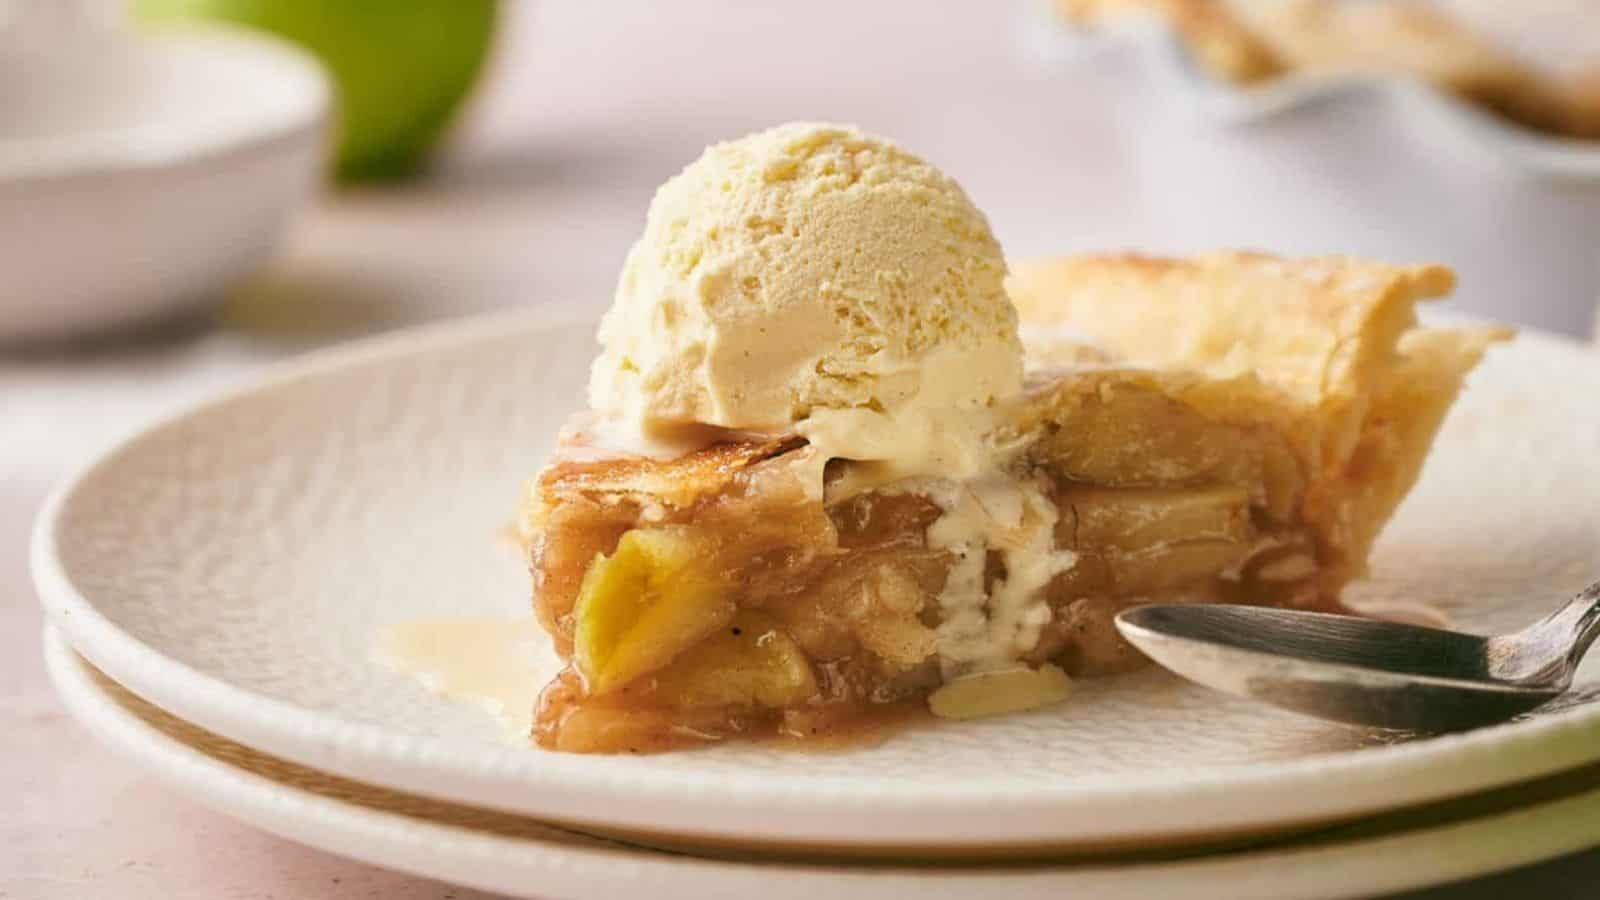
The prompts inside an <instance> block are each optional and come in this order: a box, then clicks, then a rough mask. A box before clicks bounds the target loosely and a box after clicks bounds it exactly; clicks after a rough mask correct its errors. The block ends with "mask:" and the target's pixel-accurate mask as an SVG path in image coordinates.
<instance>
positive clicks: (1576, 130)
mask: <svg viewBox="0 0 1600 900" xmlns="http://www.w3.org/2000/svg"><path fill="white" fill-rule="evenodd" d="M1582 2H1584V0H1579V3H1582ZM1491 4H1494V5H1497V6H1498V7H1499V9H1498V10H1491V9H1490V8H1489V7H1490V6H1491ZM1564 5H1565V6H1566V7H1568V8H1569V9H1568V11H1566V12H1565V13H1564V15H1565V19H1566V20H1567V21H1569V22H1570V27H1571V28H1574V29H1578V30H1579V31H1582V30H1584V29H1589V30H1590V31H1589V33H1591V34H1594V33H1600V7H1597V6H1595V5H1594V4H1593V3H1592V0H1590V4H1589V6H1588V8H1587V9H1585V8H1584V7H1582V6H1581V5H1579V4H1575V3H1572V2H1568V3H1566V4H1564ZM1461 6H1464V4H1462V3H1461V2H1459V0H1458V2H1456V3H1455V4H1444V5H1443V6H1442V7H1441V6H1439V5H1437V4H1427V3H1419V2H1404V0H1399V2H1396V0H1389V2H1373V0H1365V2H1362V0H1355V2H1352V0H1055V7H1056V9H1057V11H1058V13H1059V14H1060V15H1061V17H1062V18H1063V19H1065V20H1067V21H1069V22H1072V23H1075V24H1079V25H1091V26H1093V25H1102V24H1105V23H1108V22H1113V21H1116V20H1118V19H1119V18H1122V17H1126V16H1128V15H1129V14H1144V15H1154V16H1157V17H1159V18H1161V19H1163V20H1165V21H1167V22H1168V23H1170V24H1171V25H1172V26H1173V27H1174V28H1175V29H1176V30H1177V31H1178V33H1179V34H1180V35H1181V36H1182V37H1183V39H1184V41H1185V43H1186V44H1187V45H1188V46H1189V48H1190V50H1191V52H1192V53H1193V55H1194V57H1195V59H1196V60H1197V61H1198V62H1199V63H1200V65H1201V66H1203V67H1204V68H1205V69H1206V70H1207V71H1208V72H1209V73H1211V75H1212V76H1214V77H1216V78H1219V79H1221V80H1224V81H1228V82H1232V83H1234V84H1240V85H1248V84H1254V83H1258V82H1262V81H1267V80H1270V79H1273V78H1277V77H1281V76H1283V75H1286V74H1288V73H1291V72H1329V71H1364V72H1380V73H1393V74H1400V75H1409V76H1414V77H1417V78H1421V79H1424V80H1426V81H1428V82H1430V83H1432V84H1434V85H1437V86H1438V87H1440V88H1442V89H1444V90H1446V91H1448V92H1450V93H1452V94H1454V95H1455V96H1457V97H1460V98H1461V99H1463V100H1466V101H1468V102H1471V103H1474V104H1477V105H1478V106H1480V107H1483V108H1484V109H1487V110H1489V111H1491V112H1494V113H1496V114H1498V115H1500V116H1502V117H1504V118H1506V119H1509V120H1511V121H1513V122H1516V123H1519V124H1521V125H1523V126H1526V127H1528V128H1531V129H1533V130H1535V131H1541V132H1545V133H1548V134H1552V135H1558V136H1565V137H1571V138H1580V139H1588V140H1597V139H1600V59H1593V58H1591V59H1588V60H1587V61H1586V63H1585V62H1583V61H1580V62H1579V63H1578V64H1576V65H1565V66H1560V67H1555V66H1548V65H1539V64H1536V63H1535V62H1533V61H1529V59H1528V58H1527V56H1526V51H1525V52H1524V54H1521V55H1519V54H1517V53H1514V52H1512V51H1511V50H1510V49H1508V48H1507V47H1506V46H1504V45H1503V42H1499V41H1493V40H1490V39H1488V38H1487V37H1485V36H1484V32H1483V31H1480V30H1476V29H1474V28H1473V27H1471V26H1470V24H1469V20H1468V19H1467V18H1465V17H1463V15H1462V13H1463V12H1466V11H1467V10H1466V9H1457V8H1456V7H1461ZM1541 6H1548V4H1540V3H1528V4H1526V6H1525V5H1524V3H1523V2H1521V0H1519V2H1515V3H1510V2H1500V3H1497V0H1483V2H1479V3H1477V4H1476V6H1475V7H1473V8H1472V11H1473V12H1475V13H1477V14H1478V17H1479V18H1486V19H1489V20H1490V21H1492V23H1493V24H1494V25H1495V26H1498V27H1500V28H1504V27H1506V25H1507V23H1508V22H1510V21H1513V20H1514V19H1515V18H1516V16H1517V15H1518V14H1519V11H1520V15H1521V16H1523V18H1525V19H1527V20H1529V21H1530V22H1535V23H1537V22H1536V17H1539V16H1545V17H1546V18H1549V13H1550V10H1547V9H1541V8H1540V7H1541ZM1476 7H1483V9H1477V8H1476ZM1486 11H1488V12H1493V13H1494V15H1493V16H1492V17H1487V16H1484V15H1483V13H1485V12H1486ZM1541 29H1542V30H1543V31H1544V32H1545V33H1546V34H1548V26H1543V25H1541ZM1590 43H1591V46H1593V45H1594V42H1593V41H1591V42H1590ZM1539 62H1548V60H1540V61H1539Z"/></svg>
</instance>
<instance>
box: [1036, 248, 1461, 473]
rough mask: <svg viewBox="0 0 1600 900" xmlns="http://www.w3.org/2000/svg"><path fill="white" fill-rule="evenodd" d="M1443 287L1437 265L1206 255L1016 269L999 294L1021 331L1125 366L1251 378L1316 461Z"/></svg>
mask: <svg viewBox="0 0 1600 900" xmlns="http://www.w3.org/2000/svg"><path fill="white" fill-rule="evenodd" d="M1454 283H1455V278H1454V275H1453V274H1452V273H1451V272H1450V270H1449V269H1446V268H1444V267H1442V266H1389V265H1384V264H1381V263H1370V262H1363V261H1359V260H1352V259H1347V258H1343V257H1321V258H1308V259H1297V260H1282V259H1278V258H1275V257H1271V256H1266V255H1263V254H1257V253H1217V254H1211V255H1207V256H1201V257H1196V258H1194V259H1186V260H1174V259H1159V258H1154V257H1146V256H1137V255H1123V256H1095V257H1068V258H1063V259H1054V260H1045V261H1040V262H1031V263H1023V264H1017V265H1014V266H1013V267H1012V275H1011V280H1010V282H1009V284H1008V287H1009V288H1010V290H1011V296H1012V299H1013V300H1015V301H1016V303H1017V307H1018V310H1019V311H1020V313H1021V316H1022V319H1023V321H1024V322H1027V323H1029V324H1032V325H1035V326H1046V327H1048V326H1050V325H1059V324H1063V323H1064V324H1067V325H1069V326H1070V327H1072V328H1074V329H1076V330H1079V331H1083V332H1085V333H1087V334H1088V335H1089V336H1090V337H1092V338H1093V339H1095V340H1096V341H1099V342H1100V343H1102V344H1104V345H1106V346H1107V347H1108V348H1109V349H1110V350H1112V351H1113V352H1114V353H1116V354H1117V355H1119V356H1121V357H1123V358H1125V359H1127V360H1129V361H1130V362H1133V363H1138V364H1143V365H1149V366H1153V367H1155V368H1161V369H1174V368H1176V369H1183V370H1187V371H1192V372H1197V373H1200V374H1203V375H1206V376H1207V377H1210V378H1214V379H1223V380H1226V379H1231V378H1237V377H1239V376H1241V375H1245V374H1252V373H1253V374H1255V375H1256V376H1258V377H1260V378H1261V379H1262V380H1263V381H1264V382H1266V383H1267V384H1270V385H1272V386H1274V387H1276V388H1278V389H1279V390H1281V391H1283V392H1285V393H1286V394H1288V396H1289V397H1290V398H1292V399H1293V400H1294V401H1295V402H1296V403H1297V404H1298V405H1299V407H1300V409H1301V410H1302V413H1301V414H1302V415H1303V416H1304V415H1314V417H1315V419H1316V420H1317V423H1318V425H1319V428H1318V434H1319V441H1318V448H1317V451H1316V452H1317V454H1318V457H1319V459H1315V460H1312V462H1313V463H1318V462H1320V458H1322V457H1326V458H1329V459H1333V460H1337V459H1339V458H1341V457H1343V456H1344V455H1346V454H1347V453H1348V452H1349V450H1350V448H1351V447H1353V446H1354V444H1355V441H1356V439H1357V437H1358V433H1357V431H1358V428H1359V424H1360V421H1361V419H1362V418H1363V417H1364V416H1365V414H1366V409H1365V404H1366V403H1368V402H1369V401H1370V398H1371V397H1372V396H1373V394H1374V393H1375V391H1376V389H1377V386H1378V381H1379V380H1380V379H1381V378H1382V377H1384V375H1383V367H1384V366H1386V365H1387V364H1388V363H1389V361H1390V359H1391V357H1392V354H1393V349H1394V347H1395V345H1396V342H1397V341H1398V340H1399V337H1400V335H1401V334H1402V333H1403V332H1404V331H1406V330H1407V329H1408V328H1410V327H1411V326H1412V325H1413V324H1414V323H1415V315H1414V312H1413V309H1414V307H1415V304H1416V303H1417V301H1419V300H1422V299H1426V298H1430V297H1437V296H1441V295H1443V294H1445V293H1446V292H1448V291H1449V290H1450V288H1451V287H1452V286H1453V285H1454Z"/></svg>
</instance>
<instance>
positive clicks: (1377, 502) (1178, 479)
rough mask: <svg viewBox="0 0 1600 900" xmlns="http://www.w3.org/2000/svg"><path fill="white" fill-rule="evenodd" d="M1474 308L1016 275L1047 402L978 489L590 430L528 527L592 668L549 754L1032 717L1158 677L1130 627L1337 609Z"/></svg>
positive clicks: (1249, 279)
mask: <svg viewBox="0 0 1600 900" xmlns="http://www.w3.org/2000/svg"><path fill="white" fill-rule="evenodd" d="M1452 281H1453V276H1452V275H1451V273H1450V272H1449V270H1447V269H1445V268H1442V267H1438V266H1412V267H1398V266H1390V265H1382V264H1376V263H1368V262H1361V261H1355V260H1349V259H1342V258H1327V259H1299V260H1281V259H1276V258H1271V257H1267V256H1259V255H1249V254H1221V255H1213V256H1207V257H1202V258H1198V259H1194V260H1186V261H1179V260H1161V259H1150V258H1143V257H1133V256H1127V257H1090V258H1071V259H1062V260H1053V261H1046V262H1040V263H1036V264H1030V265H1021V266H1015V267H1013V273H1012V275H1011V278H1010V281H1009V283H1008V285H1007V287H1008V289H1009V292H1010V294H1011V296H1012V299H1013V300H1014V301H1015V303H1016V305H1017V308H1018V310H1019V313H1020V317H1021V322H1022V334H1023V338H1024V343H1025V344H1026V345H1027V349H1028V353H1029V363H1028V365H1029V370H1028V376H1027V384H1026V389H1025V391H1024V392H1023V394H1022V395H1021V396H1019V397H1016V398H1011V399H1010V400H1008V402H1007V404H1006V405H1005V407H1004V408H1003V409H1001V410H1000V413H999V415H998V417H997V418H996V422H997V425H996V426H995V430H994V433H993V435H992V443H993V445H994V446H995V447H996V448H999V449H998V452H999V453H1001V454H1002V457H1003V459H1004V464H1003V466H1001V467H1000V468H998V469H997V470H995V472H993V473H991V474H985V475H983V476H981V477H977V478H973V479H966V480H958V479H949V478H934V477H925V476H915V477H904V476H902V475H899V474H896V471H895V470H894V468H893V467H885V466H883V465H882V464H880V463H863V462H857V461H852V460H847V459H837V458H826V457H824V456H823V455H822V454H821V452H820V451H819V450H818V449H817V448H816V447H814V446H813V445H811V444H810V443H808V442H807V440H806V439H804V438H803V437H800V436H798V435H794V434H729V435H723V436H722V437H721V439H719V440H718V442H716V443H713V444H711V445H709V446H703V447H698V448H695V449H692V450H689V451H687V452H683V453H681V454H678V455H676V456H672V457H662V456H656V455H643V454H640V453H635V452H630V451H628V450H621V449H616V448H608V447H607V446H606V445H605V441H604V439H603V435H601V434H599V433H598V431H597V430H596V429H595V428H593V427H591V425H590V423H588V422H586V421H585V420H583V419H579V420H576V421H575V422H574V423H573V424H572V425H571V426H570V427H569V428H568V429H567V430H566V432H564V434H563V437H562V441H561V447H560V449H559V451H558V453H557V456H556V458H555V459H554V460H553V461H552V462H551V463H550V464H549V465H548V466H547V468H546V469H545V470H544V471H543V472H542V473H541V474H540V475H539V476H538V477H537V478H536V479H535V480H534V481H533V482H532V483H531V484H530V486H529V488H528V490H527V493H526V495H525V498H524V501H523V506H522V514H521V518H520V528H521V531H522V534H523V536H524V538H525V540H526V542H527V546H528V549H529V554H530V561H531V568H532V571H533V574H534V581H535V606H536V610H537V614H538V617H539V621H540V622H541V623H542V625H543V626H544V627H545V628H546V629H547V630H548V631H549V633H550V634H551V635H552V636H553V638H554V642H555V646H556V648H557V650H558V651H559V652H560V654H561V656H562V657H563V659H565V660H566V661H567V665H566V667H565V669H564V670H563V671H562V672H561V673H560V674H559V675H558V676H557V677H556V678H555V679H554V681H553V682H552V683H550V684H549V685H548V686H547V687H546V688H545V689H544V691H543V693H542V696H541V698H540V700H539V705H538V709H537V714H536V725H535V738H536V740H537V741H538V742H539V743H540V744H541V745H543V746H545V747H549V748H553V749H558V750H566V751H578V752H646V751H655V750H662V749H668V748H674V747H681V746H692V745H697V744H704V743H707V742H714V741H719V740H722V739H726V738H733V737H740V736H745V737H750V736H771V735H787V736H793V737H800V738H809V737H813V736H817V735H824V734H832V733H836V732H837V731H839V730H840V729H844V728H851V727H855V726H857V725H858V724H859V723H862V722H867V721H872V720H873V719H874V717H875V716H878V715H880V714H882V713H885V712H887V711H891V710H900V709H908V708H921V707H922V706H924V705H925V706H926V707H927V708H930V709H931V710H932V711H933V712H934V713H935V714H936V715H939V716H943V717H950V718H966V717H975V716H984V715H994V714H999V713H1006V712H1011V711H1018V710H1026V709H1032V708H1036V707H1040V706H1043V705H1046V704H1049V703H1053V702H1056V701H1058V700H1061V699H1063V698H1065V697H1066V696H1067V695H1068V693H1069V692H1070V689H1071V684H1072V679H1074V678H1078V677H1084V676H1095V675H1102V674H1107V673H1113V672H1118V671H1122V670H1126V669H1129V668H1132V667H1135V666H1137V665H1139V664H1140V659H1141V658H1140V657H1139V656H1138V654H1137V653H1136V652H1135V651H1133V650H1132V649H1131V648H1130V647H1129V646H1128V645H1127V644H1125V643H1124V642H1123V641H1122V639H1121V638H1120V636H1119V635H1118V634H1117V633H1116V631H1115V629H1114V627H1113V624H1112V618H1113V616H1114V615H1115V614H1116V613H1117V612H1118V611H1120V610H1122V609H1124V608H1126V607H1128V606H1130V605H1136V604H1142V603H1148V602H1155V601H1161V602H1196V603H1204V602H1215V601H1226V602H1233V603H1254V604H1269V605H1278V606H1291V607H1298V608H1315V609H1330V608H1335V607H1336V606H1337V604H1338V601H1339V594H1340V590H1341V588H1342V587H1343V586H1344V585H1345V584H1346V583H1347V582H1349V581H1350V580H1351V579H1352V578H1356V577H1358V576H1360V575H1361V574H1362V572H1363V568H1364V565H1365V562H1366V558H1367V555H1368V551H1369V549H1370V548H1371V546H1372V544H1373V541H1374V539H1375V538H1376V537H1377V534H1378V532H1379V530H1380V529H1381V528H1382V526H1383V524H1384V522H1385V521H1386V520H1387V519H1388V518H1389V517H1390V515H1391V513H1393V511H1394V509H1395V507H1396V506H1397V504H1399V503H1400V501H1401V499H1402V498H1403V497H1404V496H1405V494H1406V492H1407V491H1408V490H1409V488H1410V487H1411V485H1412V484H1413V483H1414V482H1415V481H1416V479H1417V476H1418V473H1419V471H1420V469H1421V467H1422V464H1423V460H1424V458H1425V457H1426V455H1427V453H1428V448H1429V445H1430V443H1431V441H1432V439H1433V436H1434V434H1435V433H1436V431H1437V429H1438V428H1439V425H1440V423H1441V421H1442V420H1443V418H1444V416H1445V414H1446V412H1447V410H1448V409H1449V407H1450V405H1451V403H1452V401H1453V400H1454V398H1455V396H1456V394H1457V392H1458V391H1459V389H1460V388H1461V385H1462V381H1463V379H1464V378H1465V376H1466V375H1467V373H1468V372H1469V371H1470V370H1471V369H1472V368H1473V366H1474V365H1475V364H1476V363H1477V362H1478V360H1479V359H1480V358H1481V356H1482V355H1483V353H1484V350H1485V348H1486V347H1487V346H1488V345H1489V344H1491V343H1492V342H1494V341H1496V340H1499V339H1501V338H1503V337H1504V333H1503V332H1502V331H1500V330H1497V329H1490V328H1458V329H1441V328H1426V327H1421V326H1419V325H1418V323H1417V320H1416V317H1415V306H1416V304H1417V303H1418V301H1421V300H1426V299H1428V298H1432V297H1438V296H1441V295H1443V294H1445V293H1447V292H1448V291H1449V290H1450V288H1451V287H1452ZM980 522H981V523H982V524H983V526H984V527H981V528H980V527H976V525H975V523H980Z"/></svg>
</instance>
